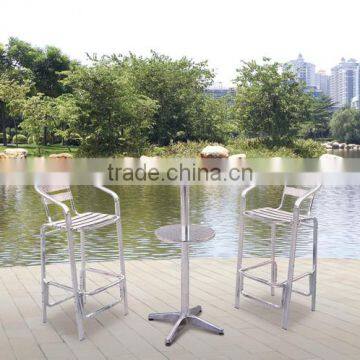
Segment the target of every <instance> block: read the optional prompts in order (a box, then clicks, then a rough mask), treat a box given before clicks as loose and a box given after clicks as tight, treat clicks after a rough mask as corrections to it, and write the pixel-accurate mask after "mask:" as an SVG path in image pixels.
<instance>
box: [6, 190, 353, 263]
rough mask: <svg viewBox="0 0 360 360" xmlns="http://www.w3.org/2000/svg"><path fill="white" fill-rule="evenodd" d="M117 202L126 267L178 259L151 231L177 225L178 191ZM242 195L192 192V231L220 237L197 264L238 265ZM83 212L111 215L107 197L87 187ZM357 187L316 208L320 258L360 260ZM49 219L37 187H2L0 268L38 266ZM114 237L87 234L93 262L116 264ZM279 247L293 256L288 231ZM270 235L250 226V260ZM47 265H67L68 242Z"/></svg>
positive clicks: (256, 201) (304, 245)
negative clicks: (209, 260) (230, 261)
mask: <svg viewBox="0 0 360 360" xmlns="http://www.w3.org/2000/svg"><path fill="white" fill-rule="evenodd" d="M113 189H114V190H115V191H116V192H117V193H118V194H119V196H120V199H121V210H122V217H123V220H122V221H123V230H124V241H125V256H126V258H128V259H139V258H146V259H158V258H169V257H175V256H177V255H178V254H179V248H178V247H177V246H175V245H171V244H164V243H161V242H159V241H158V240H157V239H156V238H155V236H154V230H155V229H156V228H157V227H159V226H161V225H165V224H170V223H173V222H177V221H178V219H179V216H180V214H179V190H178V188H177V187H176V186H127V187H125V186H118V187H114V188H113ZM241 190H242V189H241V188H239V187H235V186H218V187H215V186H207V187H206V186H193V187H192V189H191V218H192V221H193V222H194V223H206V224H209V225H211V226H212V227H213V228H214V229H215V230H216V237H215V238H214V239H213V240H211V241H208V242H205V243H201V244H197V245H193V246H192V247H191V252H192V255H193V256H209V257H211V256H217V257H234V256H235V254H236V248H237V238H238V218H239V208H240V193H241ZM73 192H74V196H75V197H76V201H77V205H78V208H79V210H80V211H86V210H91V211H99V212H112V211H113V204H112V201H111V199H110V198H109V197H108V195H106V194H104V193H102V192H100V191H98V190H96V189H94V188H92V187H88V186H78V187H74V188H73ZM280 194H281V188H280V187H277V186H267V187H258V188H257V189H256V191H255V192H254V195H253V196H252V197H250V199H249V202H248V206H249V207H258V206H275V205H277V204H278V201H279V198H280ZM359 211H360V187H358V186H348V187H325V188H322V189H321V190H320V192H319V194H318V196H317V199H316V201H315V203H314V213H315V214H316V216H318V218H319V256H320V257H333V258H360V240H359V237H358V234H359V233H360V225H359V222H358V221H357V216H358V214H359ZM44 221H45V214H44V211H43V208H42V205H41V203H40V199H39V197H38V195H37V194H36V193H35V191H34V190H33V188H32V187H30V186H26V187H15V186H1V187H0V265H2V266H7V265H29V264H38V263H39V261H40V256H39V238H38V232H39V227H40V225H41V224H42V223H43V222H44ZM114 230H115V229H112V228H111V227H110V228H107V229H106V228H105V229H101V230H98V231H96V232H92V233H89V234H88V242H87V250H88V259H89V260H103V259H111V258H115V257H116V256H117V247H116V240H115V237H114V236H115V231H114ZM309 231H310V230H309V229H304V230H302V231H301V233H300V240H299V246H298V252H297V254H298V255H299V256H300V255H301V256H310V254H311V234H310V232H309ZM278 234H279V237H281V240H279V241H278V242H277V249H276V252H277V254H278V255H285V254H287V251H288V235H289V231H288V230H285V229H282V230H279V231H278ZM269 238H270V229H269V227H267V226H265V225H262V224H260V223H258V222H252V221H251V220H248V226H247V228H246V239H247V245H246V249H245V253H246V255H248V256H250V255H256V256H267V255H268V254H269ZM47 253H48V259H49V261H50V262H56V261H63V260H66V259H67V251H66V240H65V238H64V236H60V235H56V236H53V237H51V238H49V240H48V244H47Z"/></svg>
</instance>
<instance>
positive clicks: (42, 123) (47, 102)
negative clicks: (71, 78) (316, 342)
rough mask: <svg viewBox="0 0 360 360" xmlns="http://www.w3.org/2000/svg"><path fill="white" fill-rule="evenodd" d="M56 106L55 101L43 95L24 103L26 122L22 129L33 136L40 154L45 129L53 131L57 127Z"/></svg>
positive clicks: (22, 124) (23, 123)
mask: <svg viewBox="0 0 360 360" xmlns="http://www.w3.org/2000/svg"><path fill="white" fill-rule="evenodd" d="M54 106H55V104H54V100H53V99H52V98H50V97H48V96H44V95H43V94H37V95H35V96H32V97H30V98H29V99H27V100H26V101H25V102H24V106H23V116H24V121H23V122H22V123H21V128H22V129H23V130H24V131H25V132H26V133H27V134H28V135H30V136H31V138H32V141H33V143H34V144H35V145H36V146H37V148H38V152H39V154H40V152H41V148H40V144H41V142H42V137H43V134H44V128H47V129H49V130H50V131H51V130H53V129H54V128H55V125H56V116H55V114H56V113H55V111H54Z"/></svg>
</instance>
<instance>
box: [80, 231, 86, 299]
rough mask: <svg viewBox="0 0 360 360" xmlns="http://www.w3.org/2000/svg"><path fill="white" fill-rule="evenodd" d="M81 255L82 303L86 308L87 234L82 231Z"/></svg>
mask: <svg viewBox="0 0 360 360" xmlns="http://www.w3.org/2000/svg"><path fill="white" fill-rule="evenodd" d="M80 253H81V270H80V290H81V293H82V295H81V301H82V304H83V306H84V304H85V303H86V295H85V292H86V251H85V232H84V231H80Z"/></svg>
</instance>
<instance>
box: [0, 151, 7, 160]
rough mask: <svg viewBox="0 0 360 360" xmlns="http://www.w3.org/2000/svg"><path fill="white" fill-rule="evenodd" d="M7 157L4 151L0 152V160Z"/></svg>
mask: <svg viewBox="0 0 360 360" xmlns="http://www.w3.org/2000/svg"><path fill="white" fill-rule="evenodd" d="M7 158H8V156H7V155H6V154H5V153H3V152H0V160H1V159H7Z"/></svg>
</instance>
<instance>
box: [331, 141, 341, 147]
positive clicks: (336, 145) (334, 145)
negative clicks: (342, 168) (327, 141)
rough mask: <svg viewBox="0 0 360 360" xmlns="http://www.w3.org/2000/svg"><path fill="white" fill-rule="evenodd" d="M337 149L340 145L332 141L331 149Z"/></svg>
mask: <svg viewBox="0 0 360 360" xmlns="http://www.w3.org/2000/svg"><path fill="white" fill-rule="evenodd" d="M339 147H340V144H339V143H338V142H337V141H334V142H333V143H332V148H333V149H339Z"/></svg>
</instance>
